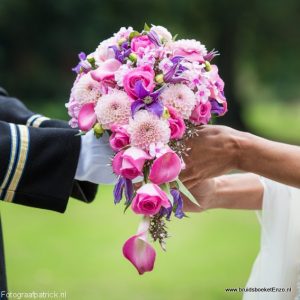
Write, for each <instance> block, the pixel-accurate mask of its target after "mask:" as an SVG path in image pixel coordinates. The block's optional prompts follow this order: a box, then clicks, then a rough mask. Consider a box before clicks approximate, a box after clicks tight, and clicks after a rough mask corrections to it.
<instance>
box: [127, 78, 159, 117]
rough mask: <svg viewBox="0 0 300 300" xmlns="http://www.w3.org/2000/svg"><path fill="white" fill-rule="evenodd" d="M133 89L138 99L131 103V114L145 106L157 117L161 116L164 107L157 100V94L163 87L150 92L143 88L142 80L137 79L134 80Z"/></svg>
mask: <svg viewBox="0 0 300 300" xmlns="http://www.w3.org/2000/svg"><path fill="white" fill-rule="evenodd" d="M134 90H135V92H136V95H137V97H138V99H137V100H135V101H134V102H133V103H132V105H131V114H132V116H134V114H135V113H136V112H137V111H139V110H140V109H142V108H145V109H146V110H148V111H149V112H151V113H153V114H155V115H157V116H158V117H161V116H162V114H163V111H164V107H163V105H162V103H161V102H160V101H159V99H158V96H159V95H160V94H161V92H162V91H163V87H162V88H160V89H158V90H156V91H154V92H152V93H151V92H149V91H148V90H147V89H145V87H144V85H143V82H142V81H141V80H139V81H137V82H136V84H135V87H134Z"/></svg>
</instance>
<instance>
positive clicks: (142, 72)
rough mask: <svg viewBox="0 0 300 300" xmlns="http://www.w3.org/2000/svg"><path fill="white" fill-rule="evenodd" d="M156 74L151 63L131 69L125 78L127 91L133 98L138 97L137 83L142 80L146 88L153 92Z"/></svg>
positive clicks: (124, 83) (124, 82)
mask: <svg viewBox="0 0 300 300" xmlns="http://www.w3.org/2000/svg"><path fill="white" fill-rule="evenodd" d="M154 75H155V73H154V71H153V69H152V68H151V66H149V65H144V66H142V67H138V68H135V69H133V70H131V71H129V72H128V73H127V74H126V75H125V76H124V79H123V85H124V90H125V92H126V93H127V94H128V96H130V97H131V98H132V99H137V98H138V97H137V93H136V91H135V85H136V83H137V82H138V81H142V83H143V86H144V88H145V89H146V90H148V91H149V92H152V91H153V89H154V87H155V83H154Z"/></svg>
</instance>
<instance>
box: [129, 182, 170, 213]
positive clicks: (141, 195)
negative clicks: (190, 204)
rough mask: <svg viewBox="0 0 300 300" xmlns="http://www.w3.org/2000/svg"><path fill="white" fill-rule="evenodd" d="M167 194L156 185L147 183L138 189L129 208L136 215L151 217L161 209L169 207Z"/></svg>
mask: <svg viewBox="0 0 300 300" xmlns="http://www.w3.org/2000/svg"><path fill="white" fill-rule="evenodd" d="M170 206H171V204H170V201H169V199H168V196H167V194H166V193H165V192H164V191H163V190H162V189H161V188H160V187H159V186H158V185H156V184H153V183H147V184H144V185H143V186H142V187H140V188H139V189H138V190H137V192H136V196H135V197H134V199H133V200H132V204H131V208H132V210H133V211H134V212H135V213H136V214H141V215H146V216H153V215H155V214H157V213H158V212H159V211H160V208H161V207H165V208H168V207H170Z"/></svg>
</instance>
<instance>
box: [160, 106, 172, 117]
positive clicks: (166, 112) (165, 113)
mask: <svg viewBox="0 0 300 300" xmlns="http://www.w3.org/2000/svg"><path fill="white" fill-rule="evenodd" d="M162 117H163V119H165V120H167V119H169V118H170V117H171V115H170V112H169V110H168V108H167V107H165V106H164V111H163V115H162Z"/></svg>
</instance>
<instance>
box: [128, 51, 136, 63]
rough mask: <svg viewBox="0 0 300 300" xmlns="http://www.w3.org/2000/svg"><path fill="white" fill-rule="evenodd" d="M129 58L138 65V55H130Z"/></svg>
mask: <svg viewBox="0 0 300 300" xmlns="http://www.w3.org/2000/svg"><path fill="white" fill-rule="evenodd" d="M128 58H129V59H130V60H131V61H132V62H133V63H136V61H137V55H136V54H135V53H130V54H129V56H128Z"/></svg>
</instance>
